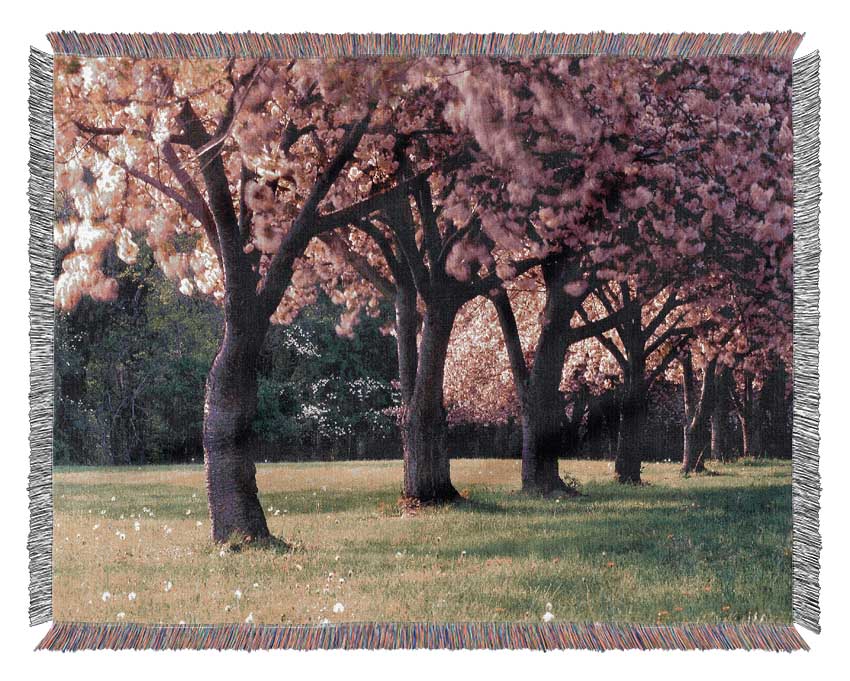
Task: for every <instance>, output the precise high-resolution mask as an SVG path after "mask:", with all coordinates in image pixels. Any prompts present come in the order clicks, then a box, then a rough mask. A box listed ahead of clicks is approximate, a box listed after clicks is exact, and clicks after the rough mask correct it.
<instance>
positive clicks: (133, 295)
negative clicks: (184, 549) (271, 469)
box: [54, 249, 400, 464]
mask: <svg viewBox="0 0 850 681" xmlns="http://www.w3.org/2000/svg"><path fill="white" fill-rule="evenodd" d="M110 260H111V261H113V262H111V263H110V264H111V265H112V266H113V268H114V269H113V271H114V273H115V276H116V277H117V279H118V281H119V294H118V297H117V299H116V300H115V301H113V302H111V303H102V302H95V301H92V300H89V299H84V300H82V301H81V302H80V304H79V305H78V306H77V308H75V309H74V310H73V312H71V313H67V314H66V313H57V315H56V339H55V351H56V359H55V367H56V403H55V409H56V418H55V424H56V425H55V454H54V457H55V460H56V461H57V462H58V463H78V464H131V463H132V464H142V463H170V462H177V461H192V460H195V461H201V460H202V459H203V446H202V439H201V435H202V423H203V405H204V385H205V381H206V376H207V372H208V371H209V368H210V365H211V363H212V360H213V358H214V357H215V353H216V350H217V347H218V343H219V338H220V334H221V330H222V314H221V310H220V309H219V308H218V307H217V306H216V305H215V304H213V303H212V302H210V301H209V300H206V299H203V298H198V297H187V296H184V295H181V294H180V293H178V292H177V290H176V288H175V286H174V283H173V282H171V281H167V280H166V279H165V278H164V277H163V276H162V274H161V273H160V272H159V270H158V269H157V268H156V267H155V266H154V263H153V261H152V257H151V254H150V251H149V250H148V249H142V252H141V253H140V257H139V260H138V262H137V263H136V264H135V265H133V266H130V267H127V266H124V265H123V264H121V263H119V262H118V261H117V259H115V258H114V256H110ZM338 315H339V308H337V307H336V306H335V305H333V304H332V303H331V302H330V300H328V298H327V297H325V296H320V297H319V300H318V301H317V303H315V304H314V305H313V306H311V307H309V308H308V309H306V310H304V311H303V312H302V313H301V315H300V316H299V317H298V319H296V321H295V322H293V323H292V324H291V325H289V326H286V327H279V326H274V327H272V329H271V331H270V332H269V336H268V338H267V341H266V346H265V350H264V352H263V355H262V357H261V361H260V367H259V369H260V371H259V373H260V378H259V409H258V415H257V419H256V421H255V423H254V432H255V433H256V435H257V443H256V458H257V459H258V460H263V459H270V460H275V459H280V458H304V457H306V458H334V457H336V456H344V457H355V456H357V457H359V458H364V457H366V458H369V457H375V456H382V457H383V456H392V455H395V454H397V453H398V452H399V451H400V450H399V446H398V442H397V436H396V429H395V416H394V413H393V407H394V406H395V404H396V401H397V395H396V390H395V388H394V387H393V381H394V376H395V371H396V359H395V343H394V340H393V338H392V337H391V336H387V335H384V334H382V333H381V330H380V327H381V326H382V325H383V324H384V323H385V322H386V318H385V316H384V319H381V318H377V319H372V318H369V317H366V318H364V320H363V321H362V322H361V324H360V327H359V328H358V330H357V334H356V335H355V337H354V338H341V337H339V336H338V335H337V334H336V332H335V326H336V323H337V319H338Z"/></svg>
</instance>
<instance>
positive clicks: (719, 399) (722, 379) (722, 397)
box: [710, 370, 731, 461]
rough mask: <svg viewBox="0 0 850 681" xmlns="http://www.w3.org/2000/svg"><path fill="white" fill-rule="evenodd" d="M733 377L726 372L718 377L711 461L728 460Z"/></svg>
mask: <svg viewBox="0 0 850 681" xmlns="http://www.w3.org/2000/svg"><path fill="white" fill-rule="evenodd" d="M730 379H731V376H730V374H729V372H728V371H726V370H724V371H722V372H721V374H720V375H719V376H718V377H717V385H716V386H715V399H714V408H713V409H712V410H711V450H710V451H711V460H712V461H721V460H724V461H725V460H726V459H727V458H728V451H727V448H728V447H729V437H728V433H727V430H728V427H727V423H728V418H729V401H728V399H727V396H728V394H729V389H730V385H729V384H730Z"/></svg>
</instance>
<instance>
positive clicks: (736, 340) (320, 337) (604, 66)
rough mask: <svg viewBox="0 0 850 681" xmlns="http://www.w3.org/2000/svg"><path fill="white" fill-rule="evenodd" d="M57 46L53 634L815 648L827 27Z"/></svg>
mask: <svg viewBox="0 0 850 681" xmlns="http://www.w3.org/2000/svg"><path fill="white" fill-rule="evenodd" d="M49 39H50V42H51V45H52V47H53V53H52V54H45V53H42V52H39V51H37V50H33V51H32V53H31V57H30V66H31V96H30V125H31V139H30V145H31V163H30V173H31V176H30V177H31V179H30V202H31V216H32V220H31V227H30V229H31V247H30V258H31V366H32V370H31V376H32V394H31V443H32V451H31V477H30V501H31V506H30V513H31V532H30V543H29V549H30V564H31V588H30V590H31V608H30V617H31V621H32V623H33V624H38V623H42V622H46V621H52V622H53V625H52V627H51V629H50V631H49V633H48V635H47V637H46V638H45V639H44V640H43V642H42V643H41V645H40V647H41V648H44V649H48V650H79V649H101V648H112V649H120V648H154V649H166V648H196V649H206V648H215V649H222V648H238V649H248V650H251V649H265V648H300V649H317V648H449V649H457V648H532V649H538V650H552V649H562V648H581V649H593V650H609V649H627V648H644V649H646V648H663V649H708V648H722V649H733V648H745V649H753V648H757V649H766V650H776V651H791V650H799V649H805V648H806V643H805V641H804V640H803V638H802V636H801V635H800V633H799V632H798V630H797V629H796V627H795V624H799V625H802V626H804V627H806V628H808V629H811V630H813V631H818V626H819V625H818V620H819V601H818V571H819V554H820V537H819V532H818V497H819V491H820V485H819V478H818V462H817V456H818V385H817V381H818V377H817V352H818V260H819V251H818V249H819V242H818V232H817V229H818V226H817V220H818V200H819V180H818V120H819V99H818V56H817V54H816V53H814V54H810V55H809V56H805V57H801V58H798V59H796V60H795V59H794V54H795V51H796V50H797V47H798V46H799V44H800V41H801V39H802V36H801V35H799V34H795V33H765V34H745V35H732V34H722V35H710V34H680V35H673V34H665V35H661V34H641V35H625V34H607V33H594V34H587V35H567V34H546V33H540V34H532V35H501V34H488V35H461V34H448V35H377V34H370V35H354V34H346V35H320V34H292V35H283V34H279V35H273V34H254V33H244V34H208V35H202V34H193V35H178V34H149V35H143V34H130V35H125V34H113V35H105V34H78V33H57V34H51V35H50V36H49Z"/></svg>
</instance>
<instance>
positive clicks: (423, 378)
mask: <svg viewBox="0 0 850 681" xmlns="http://www.w3.org/2000/svg"><path fill="white" fill-rule="evenodd" d="M456 313H457V309H456V308H455V307H451V308H450V309H445V308H443V309H440V308H437V307H436V306H435V307H433V308H431V309H428V310H427V311H426V313H425V319H424V321H423V328H422V340H421V342H420V347H419V362H418V366H417V370H416V384H415V386H414V388H413V392H412V394H411V397H410V402H409V404H408V405H406V406H405V407H403V408H402V411H403V414H402V444H403V449H404V490H403V492H404V496H405V497H407V498H411V499H416V500H418V501H420V502H426V503H428V502H440V501H451V500H452V499H455V498H456V497H457V496H458V493H457V490H456V489H455V488H454V486H453V485H452V482H451V475H450V470H449V469H450V466H449V456H448V451H447V450H446V411H445V408H444V406H443V375H444V369H445V364H446V351H447V349H448V346H449V338H450V336H451V332H452V325H453V324H454V317H455V314H456Z"/></svg>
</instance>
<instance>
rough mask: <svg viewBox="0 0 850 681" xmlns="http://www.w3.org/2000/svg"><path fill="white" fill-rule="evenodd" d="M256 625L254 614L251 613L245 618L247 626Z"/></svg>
mask: <svg viewBox="0 0 850 681" xmlns="http://www.w3.org/2000/svg"><path fill="white" fill-rule="evenodd" d="M253 623H254V613H253V612H249V613H248V616H247V617H246V618H245V624H253Z"/></svg>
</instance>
